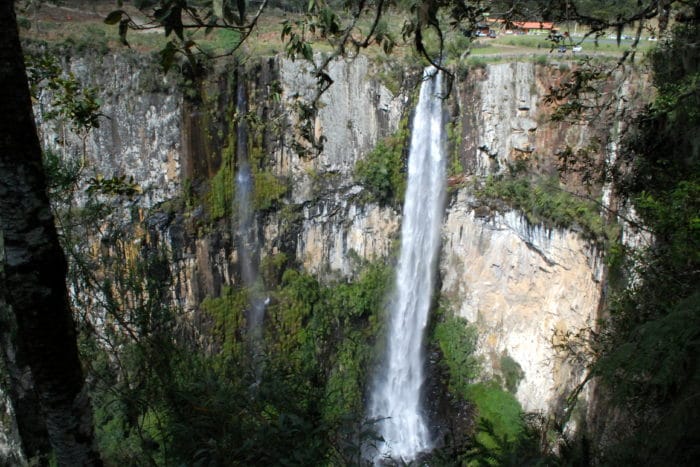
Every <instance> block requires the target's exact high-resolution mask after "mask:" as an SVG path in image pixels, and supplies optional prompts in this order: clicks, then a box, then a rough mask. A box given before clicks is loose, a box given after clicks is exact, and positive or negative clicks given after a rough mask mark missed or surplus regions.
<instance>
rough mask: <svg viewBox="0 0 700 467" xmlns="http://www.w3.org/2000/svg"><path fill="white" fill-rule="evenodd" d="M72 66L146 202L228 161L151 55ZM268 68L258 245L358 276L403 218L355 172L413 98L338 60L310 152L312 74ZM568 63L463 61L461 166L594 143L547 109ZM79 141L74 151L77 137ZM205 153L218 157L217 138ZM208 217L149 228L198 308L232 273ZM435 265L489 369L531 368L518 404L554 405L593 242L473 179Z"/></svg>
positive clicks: (547, 158) (455, 200)
mask: <svg viewBox="0 0 700 467" xmlns="http://www.w3.org/2000/svg"><path fill="white" fill-rule="evenodd" d="M153 66H154V65H153V64H150V65H149V67H153ZM71 69H73V70H74V71H75V72H76V74H78V75H79V76H81V77H83V76H86V77H90V82H91V83H93V84H94V85H97V86H98V87H99V88H100V89H101V90H102V93H103V102H104V105H103V110H102V111H103V113H104V114H105V115H106V117H108V118H107V119H104V120H103V124H102V125H101V127H100V129H99V130H97V131H96V132H94V134H93V135H91V136H90V137H89V138H88V140H87V147H88V151H87V153H88V154H89V155H90V167H93V168H94V170H95V172H99V173H104V174H105V175H106V176H111V175H120V174H126V175H130V176H133V177H134V179H135V181H136V182H137V183H139V184H140V185H142V186H143V187H144V188H145V191H146V193H147V194H146V195H144V198H143V199H142V200H140V205H141V206H142V207H150V206H154V205H156V204H157V203H159V202H162V201H166V200H168V199H170V198H174V197H177V196H178V195H180V191H181V187H182V185H183V183H184V180H185V179H188V178H189V177H191V176H192V175H193V174H194V173H196V172H197V170H194V167H200V166H201V167H205V166H206V167H207V169H206V170H204V169H202V170H200V171H199V173H200V175H201V174H202V173H204V172H206V174H207V175H209V176H211V175H213V174H214V173H216V171H217V170H219V166H220V164H221V161H222V160H223V159H222V157H221V154H218V153H217V154H214V155H213V157H212V158H211V159H207V163H206V164H204V163H203V162H202V161H201V160H199V159H197V158H199V157H208V156H209V155H208V154H200V153H197V151H199V150H200V149H197V148H198V144H197V141H200V140H203V136H202V135H201V134H200V136H198V137H197V138H194V136H196V135H195V134H194V133H193V131H194V130H195V129H196V126H197V125H201V124H203V123H204V122H207V121H209V120H208V119H207V118H199V117H198V116H197V115H193V113H196V112H204V111H206V109H203V108H196V107H193V106H189V105H183V98H182V96H181V94H180V93H179V92H173V91H172V89H173V86H171V85H170V84H168V83H167V82H164V81H162V78H158V79H160V80H161V81H158V80H156V81H153V80H154V78H153V76H152V75H148V74H147V70H146V67H144V65H143V63H142V62H139V61H135V62H134V61H133V60H132V61H125V62H124V63H122V61H121V59H119V58H118V57H116V56H115V57H107V58H105V59H103V60H96V59H92V61H91V59H78V60H76V61H74V62H72V63H71ZM265 69H266V70H267V71H266V72H265V75H266V76H265V77H264V78H263V77H261V78H260V79H259V80H258V82H257V83H256V84H255V85H256V86H260V87H265V86H268V87H269V86H272V81H273V80H278V84H279V87H280V90H281V94H280V102H279V106H280V109H278V110H279V115H280V116H282V117H281V119H282V120H283V121H282V123H283V124H282V126H281V127H282V128H283V130H282V132H281V134H280V141H276V142H274V144H268V145H267V146H266V150H267V151H268V153H267V154H265V157H266V159H267V160H269V161H271V165H272V166H271V170H272V171H273V172H274V173H275V174H276V175H278V176H283V177H285V178H286V179H288V180H289V182H290V192H289V193H288V195H287V197H286V198H285V200H284V202H283V203H282V206H279V209H273V210H271V211H269V212H266V213H265V214H264V215H259V216H258V219H257V222H256V225H255V227H254V228H256V229H257V232H258V236H259V238H260V241H261V245H262V248H261V254H262V256H266V255H271V254H275V253H277V252H280V251H285V252H286V253H291V254H292V255H293V256H294V257H295V258H296V260H298V261H299V262H300V263H301V264H302V265H303V267H304V268H305V269H306V270H308V271H310V272H313V273H315V274H318V275H319V276H320V277H323V278H324V279H327V278H329V277H349V276H352V275H353V274H354V273H355V271H356V266H357V261H356V260H357V259H373V258H381V257H386V256H388V255H389V254H390V252H391V249H392V244H393V241H394V240H395V239H396V235H397V232H398V229H399V225H400V214H399V213H398V212H396V211H395V210H393V209H391V208H388V207H380V206H378V205H374V204H367V203H365V202H363V201H362V196H361V195H362V187H360V186H358V185H356V184H355V182H354V180H353V168H354V165H355V163H356V161H357V160H359V159H360V158H362V157H364V155H365V154H367V153H368V152H369V151H370V150H371V149H372V148H373V147H374V145H375V144H376V143H377V142H378V141H379V140H380V139H382V138H384V137H386V136H389V135H391V134H392V133H393V132H394V131H396V129H397V128H398V125H399V121H400V119H401V117H402V114H404V113H406V112H408V111H409V109H408V105H409V99H408V98H407V95H406V94H401V95H399V96H393V95H392V94H391V93H390V92H389V91H388V90H387V88H386V87H384V86H383V85H381V84H380V83H379V82H378V81H377V80H374V79H372V78H371V69H372V65H371V64H370V63H369V62H368V61H367V60H366V59H365V58H358V59H356V60H354V61H336V62H333V63H332V65H331V68H330V70H329V74H330V76H331V78H332V79H333V80H334V84H333V86H331V88H330V89H329V90H328V91H327V92H326V93H325V94H324V95H323V97H322V98H321V101H320V105H319V107H318V111H317V112H316V113H314V114H313V115H312V120H311V122H310V123H311V124H312V130H313V136H314V138H315V139H316V141H317V142H318V143H320V145H319V147H318V148H317V149H319V150H315V149H313V148H312V150H311V151H310V152H309V153H306V154H305V153H303V151H302V152H300V151H299V150H298V145H299V144H301V143H303V142H301V141H299V135H298V132H297V130H296V128H297V126H298V124H299V123H300V118H301V113H302V112H301V110H300V107H299V103H300V102H302V103H303V102H304V101H303V100H304V99H308V98H310V97H311V96H312V95H313V93H314V91H315V86H314V84H315V81H314V79H313V77H312V76H311V75H310V74H309V70H308V67H307V66H306V65H305V64H304V63H303V62H301V61H298V62H291V61H288V60H284V59H275V60H270V61H269V62H268V64H267V65H266V67H265ZM149 73H152V72H149ZM561 73H562V72H561V70H560V69H559V68H556V67H543V66H536V65H534V64H532V63H529V62H518V63H501V64H494V65H488V66H486V67H484V68H478V69H473V70H470V72H469V73H468V75H467V76H466V78H464V79H463V80H460V81H458V82H457V83H455V88H454V95H453V97H452V98H451V99H452V100H451V105H452V108H453V111H452V122H453V124H456V125H458V127H459V128H460V131H459V132H458V133H457V136H456V138H455V139H454V140H453V141H452V143H453V145H454V146H455V150H456V153H457V155H458V157H459V158H460V160H461V162H462V166H463V167H465V171H464V172H465V173H464V174H462V175H466V176H471V177H472V178H474V179H476V180H479V179H483V178H484V177H486V176H489V175H493V174H499V173H503V172H505V171H506V170H507V169H508V167H509V166H512V165H513V164H516V163H517V162H518V161H521V160H526V161H528V163H529V164H530V165H531V166H532V167H535V168H537V169H538V170H541V171H542V172H543V173H551V172H552V170H553V167H554V166H555V165H556V158H557V151H558V150H559V149H561V148H562V147H563V146H566V145H568V146H572V147H574V148H576V147H580V146H581V145H584V144H586V141H587V135H588V132H589V129H588V128H587V127H586V126H585V125H570V124H554V123H551V122H549V121H548V115H549V113H548V112H550V110H551V109H548V108H547V106H545V105H544V104H543V95H544V93H545V92H546V90H547V89H548V87H549V86H550V85H552V84H553V83H556V81H557V79H559V78H560V76H561ZM268 75H269V76H268ZM155 76H160V75H159V74H158V73H157V72H155ZM220 79H221V80H222V82H225V81H226V80H227V79H229V78H228V77H227V76H221V77H220ZM149 83H150V84H149ZM166 85H167V86H166ZM165 89H167V90H168V91H167V92H166V91H165ZM220 89H221V91H222V92H225V89H226V86H225V85H222V86H221V87H220ZM409 92H410V90H409ZM229 97H230V96H229ZM222 99H224V100H225V96H223V97H222ZM210 110H211V109H210ZM225 111H226V108H225V106H223V105H219V107H218V108H217V109H216V111H215V112H214V115H213V116H212V118H211V119H210V120H212V121H213V120H215V119H220V118H230V116H226V115H223V112H225ZM217 112H218V113H217ZM197 122H199V123H197ZM199 130H203V129H201V128H199ZM42 135H43V137H44V140H45V141H48V142H50V141H51V140H52V139H53V138H57V137H61V135H60V132H59V131H58V130H56V129H51V128H42ZM223 137H225V135H218V136H216V138H218V139H219V140H221V139H222V138H223ZM71 138H73V140H72V141H73V144H72V145H71V147H72V148H74V149H72V150H74V151H78V150H79V149H80V147H81V146H82V141H79V140H75V139H74V137H71ZM200 143H202V141H200ZM202 144H203V143H202ZM207 144H208V143H207ZM321 148H322V149H321ZM207 150H211V151H214V152H216V151H217V148H216V145H215V144H214V145H212V146H211V147H209V146H207ZM219 150H220V149H219ZM207 164H208V165H207ZM210 165H211V167H209V166H210ZM201 216H202V213H201V209H200V210H199V211H198V210H197V208H195V209H194V210H193V211H192V212H187V213H182V212H176V213H170V214H164V215H162V216H160V217H156V218H153V219H152V221H153V222H152V225H151V227H152V228H153V230H154V232H158V235H159V238H160V240H159V241H161V242H164V243H165V244H168V245H169V247H170V248H171V250H172V254H173V258H174V261H175V265H174V266H173V270H174V272H175V276H176V277H175V279H176V284H175V285H176V289H177V290H176V291H175V293H174V295H175V298H176V300H177V302H178V304H179V305H181V306H182V307H183V309H184V310H186V311H187V312H191V313H194V312H195V311H196V310H197V308H198V306H199V304H200V302H201V300H202V299H204V298H205V297H206V296H217V295H218V294H219V292H220V289H221V286H222V285H223V284H235V283H236V282H237V277H238V273H237V269H236V264H237V257H238V256H237V252H236V250H235V247H234V242H233V239H232V234H231V223H230V221H229V220H227V219H226V220H223V221H221V222H220V223H219V224H217V226H216V228H214V229H210V230H207V229H205V228H203V227H201V226H199V227H197V226H198V222H200V219H201ZM290 225H292V226H293V228H291V229H290ZM440 274H441V277H442V289H441V291H440V292H441V294H442V295H443V296H444V297H446V298H447V299H448V300H449V302H450V303H451V305H452V306H453V307H454V309H456V310H458V313H459V314H460V315H461V316H463V317H465V318H466V319H467V320H469V321H470V322H472V323H475V324H476V325H477V326H478V327H479V329H480V336H481V337H480V353H481V354H482V355H483V357H484V363H485V365H484V367H485V370H486V372H487V374H494V375H498V374H499V373H500V371H501V368H500V364H501V363H500V362H501V361H502V357H504V356H507V357H510V358H511V359H513V360H514V361H515V362H516V363H517V364H519V365H520V367H521V368H522V371H523V374H524V377H523V379H522V381H521V382H520V383H519V385H518V387H517V391H516V396H517V398H518V400H519V401H520V402H521V403H522V405H523V407H524V408H525V409H526V410H543V411H556V410H558V409H559V408H560V406H561V402H562V398H563V397H564V395H566V394H567V392H568V391H569V390H570V389H571V388H572V387H573V386H575V385H576V384H577V383H578V382H579V381H580V380H581V378H582V377H583V373H582V369H581V368H576V367H573V366H571V365H570V364H569V363H567V362H566V361H565V359H564V357H563V355H560V354H559V353H558V351H557V350H556V348H555V346H554V345H553V339H555V337H554V336H555V333H556V332H560V333H561V332H566V331H574V330H576V329H578V328H580V327H586V326H592V325H593V323H594V320H595V317H596V313H597V310H598V304H599V300H600V288H601V282H600V281H601V267H600V264H599V261H598V254H597V252H596V251H595V250H594V249H593V248H592V247H591V246H590V245H589V244H588V243H587V242H586V241H584V240H582V239H581V238H580V237H579V236H578V235H577V234H576V233H574V232H571V231H566V230H547V229H544V228H543V227H541V226H534V225H529V224H528V223H527V222H526V221H525V219H524V218H523V217H522V216H521V215H520V214H519V213H517V212H514V211H507V210H505V211H504V212H501V213H496V212H489V211H487V212H484V210H483V209H482V208H481V207H479V206H478V203H476V202H475V200H474V199H473V198H472V193H471V190H470V188H468V187H465V188H460V189H458V190H456V191H455V192H454V193H453V195H452V200H451V202H450V203H449V206H448V207H447V210H446V213H445V222H444V227H443V249H442V256H441V262H440Z"/></svg>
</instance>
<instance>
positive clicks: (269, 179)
mask: <svg viewBox="0 0 700 467" xmlns="http://www.w3.org/2000/svg"><path fill="white" fill-rule="evenodd" d="M253 184H254V185H253V209H255V210H256V211H267V210H269V209H272V208H273V207H275V206H276V205H277V204H278V203H279V202H280V201H281V200H282V198H284V196H285V195H286V194H287V192H288V191H289V185H288V184H287V181H286V180H285V179H283V178H280V177H277V176H276V175H275V174H273V173H271V172H267V171H254V172H253Z"/></svg>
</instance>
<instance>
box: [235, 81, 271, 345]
mask: <svg viewBox="0 0 700 467" xmlns="http://www.w3.org/2000/svg"><path fill="white" fill-rule="evenodd" d="M247 107H248V102H247V99H246V89H245V83H244V81H243V80H242V79H240V77H239V79H238V84H237V86H236V111H237V114H238V123H237V131H236V155H237V157H238V172H237V174H236V199H235V203H236V208H237V209H236V211H234V212H236V213H237V214H238V218H237V220H238V222H237V228H236V236H237V238H238V241H239V248H238V255H239V258H240V262H239V264H240V266H241V276H242V279H243V283H244V284H245V285H246V287H248V288H249V290H250V309H249V311H248V315H247V321H248V337H249V342H250V345H251V348H252V351H253V354H254V356H255V355H256V354H258V353H259V352H260V348H259V347H260V341H261V338H262V324H263V319H264V316H265V300H264V299H263V298H262V296H261V294H260V293H259V291H258V290H256V287H255V285H256V282H257V279H258V271H257V267H256V265H255V263H254V262H253V258H254V256H255V253H256V251H257V242H256V240H255V236H254V232H253V229H252V226H253V209H252V206H251V194H252V192H253V176H252V172H251V168H250V163H249V162H248V128H247V125H246V122H245V118H244V115H245V113H246V112H247Z"/></svg>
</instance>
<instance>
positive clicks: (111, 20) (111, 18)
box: [104, 10, 125, 24]
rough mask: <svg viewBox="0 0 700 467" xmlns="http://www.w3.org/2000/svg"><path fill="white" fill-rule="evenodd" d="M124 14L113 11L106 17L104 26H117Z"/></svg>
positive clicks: (121, 11) (120, 11) (119, 11)
mask: <svg viewBox="0 0 700 467" xmlns="http://www.w3.org/2000/svg"><path fill="white" fill-rule="evenodd" d="M124 14H125V12H124V11H123V10H115V11H113V12H111V13H110V14H108V15H107V17H106V18H105V19H104V22H105V24H117V23H118V22H119V21H120V20H121V19H122V15H124Z"/></svg>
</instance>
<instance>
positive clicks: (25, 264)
mask: <svg viewBox="0 0 700 467" xmlns="http://www.w3.org/2000/svg"><path fill="white" fill-rule="evenodd" d="M0 235H2V236H3V239H4V245H5V258H4V274H5V281H4V284H3V286H4V287H5V290H4V295H5V297H6V300H7V303H8V305H9V306H10V307H11V308H12V311H13V313H14V315H15V318H16V321H17V337H18V341H19V344H20V345H21V349H22V351H23V353H24V358H25V359H26V361H27V363H28V364H29V367H30V368H31V371H32V375H33V377H34V383H35V387H36V391H37V394H38V395H39V400H40V403H41V407H42V410H43V412H44V418H45V421H46V428H47V431H48V433H49V439H50V441H51V445H52V447H53V449H54V452H55V454H56V458H57V460H58V463H59V465H62V466H63V465H66V466H68V465H71V466H73V465H101V461H100V457H99V454H98V452H97V450H96V448H95V442H94V436H93V427H92V415H91V410H90V403H89V400H88V397H87V392H86V390H85V386H84V380H83V373H82V369H81V366H80V361H79V359H78V348H77V343H76V333H75V325H74V322H73V317H72V314H71V309H70V304H69V300H68V293H67V290H66V260H65V257H64V255H63V251H62V250H61V248H60V246H59V243H58V235H57V233H56V228H55V226H54V221H53V217H52V215H51V210H50V209H49V201H48V197H47V195H46V181H45V178H44V172H43V168H42V165H41V148H40V146H39V139H38V137H37V133H36V127H35V124H34V118H33V114H32V107H31V100H30V97H29V88H28V85H27V79H26V74H25V69H24V61H23V57H22V50H21V48H20V43H19V36H18V32H17V22H16V18H15V13H14V2H13V1H12V0H0ZM20 434H21V433H20Z"/></svg>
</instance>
